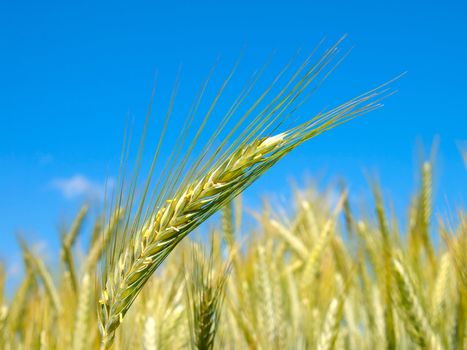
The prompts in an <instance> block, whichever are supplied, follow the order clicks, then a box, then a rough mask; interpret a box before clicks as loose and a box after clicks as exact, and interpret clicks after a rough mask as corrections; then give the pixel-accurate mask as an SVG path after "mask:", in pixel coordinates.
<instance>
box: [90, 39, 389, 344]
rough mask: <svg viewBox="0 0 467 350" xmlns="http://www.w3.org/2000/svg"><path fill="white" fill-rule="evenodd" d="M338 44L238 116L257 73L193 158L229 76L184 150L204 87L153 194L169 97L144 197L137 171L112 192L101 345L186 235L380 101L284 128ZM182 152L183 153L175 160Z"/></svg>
mask: <svg viewBox="0 0 467 350" xmlns="http://www.w3.org/2000/svg"><path fill="white" fill-rule="evenodd" d="M339 44H340V42H338V43H336V44H335V45H334V46H332V47H330V48H329V49H328V50H326V51H325V52H324V54H323V55H322V56H320V57H318V58H317V59H316V61H314V62H313V60H312V56H310V57H308V58H307V59H306V60H305V61H304V63H303V64H302V65H301V66H300V67H299V68H298V69H297V70H296V71H295V72H293V73H292V75H291V77H290V78H289V79H288V80H286V81H285V82H283V83H282V85H281V88H280V90H279V92H277V93H276V94H273V91H274V89H273V88H275V87H276V86H278V85H279V84H281V78H283V76H284V74H285V72H286V71H287V70H288V69H289V65H288V66H286V68H284V70H283V71H281V72H280V73H279V76H278V78H277V79H276V80H275V81H274V82H273V83H272V84H271V85H270V86H268V87H267V88H266V90H265V91H264V92H263V93H262V94H261V95H260V97H259V98H258V99H257V101H255V102H254V103H253V104H252V105H251V106H250V107H249V108H248V109H247V111H246V112H245V113H244V114H243V115H240V116H237V114H238V113H237V112H238V110H239V106H240V105H241V104H242V103H243V102H244V101H245V99H246V96H247V95H248V94H249V93H250V91H251V88H252V87H253V85H255V84H256V81H257V79H256V78H255V79H254V81H253V83H252V85H248V86H247V87H246V88H245V90H244V91H243V92H242V93H241V95H240V96H239V97H238V98H237V99H236V100H235V101H234V102H233V104H232V107H231V108H230V109H229V111H228V112H227V113H226V115H225V116H224V117H223V119H222V121H221V122H220V124H219V126H218V128H217V129H216V130H215V132H214V133H213V134H212V137H211V138H210V139H209V140H208V142H207V143H206V145H205V147H204V148H203V149H202V150H201V151H200V152H199V155H198V156H197V157H195V158H194V161H191V159H192V157H191V156H192V153H193V152H194V151H193V150H194V148H195V145H196V144H197V142H198V140H199V137H200V134H201V132H202V130H203V128H204V127H205V125H206V122H207V121H208V119H209V118H210V116H211V115H212V114H213V113H214V108H215V106H216V104H217V103H218V100H219V98H220V96H221V94H222V92H223V91H224V89H225V87H226V85H227V83H228V81H229V80H230V77H231V76H229V77H228V78H227V80H226V82H225V83H224V84H223V85H222V87H221V89H220V91H219V93H218V94H217V95H216V97H215V99H214V101H213V102H212V105H211V107H210V109H209V111H208V112H207V114H206V115H205V117H204V118H203V120H202V123H201V127H200V129H199V130H197V131H196V133H195V134H196V135H195V137H194V138H193V141H192V142H191V144H190V145H189V146H188V147H187V149H186V150H185V149H184V148H183V147H184V146H183V144H184V139H185V138H186V137H187V135H188V130H189V128H190V126H191V123H192V121H193V118H194V116H195V114H196V111H197V106H199V103H200V100H201V98H202V96H203V94H204V90H205V89H206V86H203V88H202V91H201V92H200V94H199V97H198V99H197V100H196V101H195V102H194V104H193V105H194V106H195V107H194V109H193V111H192V113H190V115H189V116H188V118H187V121H186V122H185V125H184V127H183V128H182V131H181V133H180V137H179V139H178V142H177V143H176V146H175V148H174V149H173V151H172V154H171V157H170V160H169V161H168V162H167V163H166V164H165V166H164V167H163V170H162V175H161V176H160V177H159V179H158V180H157V182H156V183H155V190H154V192H153V193H149V192H150V191H149V187H150V184H151V177H152V173H153V171H154V169H155V167H156V163H157V158H158V154H159V152H160V149H161V147H162V143H163V139H164V134H165V130H166V128H167V124H168V118H169V115H170V112H171V110H172V105H173V101H172V102H171V104H170V107H169V113H168V114H167V118H166V121H165V122H164V127H163V133H162V137H161V138H160V141H159V144H158V146H157V150H156V152H155V157H154V161H153V164H152V166H151V170H150V171H149V175H148V177H147V180H146V183H145V186H144V188H143V191H142V194H141V195H140V197H139V198H138V200H137V199H136V181H137V178H138V170H136V171H135V174H134V175H133V182H132V183H131V185H130V188H129V190H128V191H127V193H126V194H124V191H123V187H124V186H123V182H124V181H123V180H122V181H121V185H120V186H119V191H117V192H118V193H117V195H116V198H117V200H116V204H115V207H123V208H124V212H125V218H124V220H123V224H122V225H120V227H119V229H118V233H117V234H116V235H114V236H113V237H112V238H111V240H110V241H109V243H108V244H107V248H106V254H105V255H106V260H105V262H104V264H103V271H102V273H101V276H100V280H101V281H102V284H101V291H100V298H99V306H98V315H99V327H100V332H101V335H102V348H107V347H109V346H110V345H111V344H112V341H113V338H114V335H115V331H116V329H117V328H118V327H119V325H120V324H121V322H122V320H123V318H124V316H125V314H126V313H127V312H128V310H129V309H130V307H131V305H132V303H133V302H134V300H135V298H136V297H137V296H138V294H139V293H140V292H141V290H142V288H143V287H144V285H145V284H146V282H147V281H148V280H149V278H150V277H151V275H152V274H153V273H154V272H155V271H156V269H157V268H158V267H159V266H160V265H161V264H162V262H163V261H164V260H165V258H166V257H167V256H168V255H169V254H170V252H171V251H172V250H173V249H174V248H175V247H176V246H177V244H178V243H179V242H180V241H181V240H182V239H183V238H184V237H186V236H187V235H188V234H189V233H190V232H192V231H193V230H194V229H195V228H196V227H198V226H199V225H201V224H202V223H203V222H204V221H205V220H206V219H207V218H209V217H210V216H211V215H212V214H214V213H215V212H217V211H218V210H220V209H221V208H223V207H225V205H226V204H227V203H229V202H230V201H231V200H232V199H233V198H234V197H236V196H237V195H239V194H240V193H241V192H243V191H244V190H245V189H246V188H247V187H248V186H249V185H250V184H251V183H253V182H254V181H255V180H256V179H258V178H259V177H260V176H261V175H262V174H264V173H265V171H266V170H268V169H269V168H270V167H272V166H273V165H274V164H275V163H277V162H278V161H279V160H280V159H282V158H283V157H284V156H285V155H287V154H288V153H289V152H290V151H292V150H293V149H295V148H296V147H297V146H299V145H300V144H302V143H303V142H305V141H307V140H309V139H311V138H313V137H315V136H317V135H319V134H321V133H323V132H326V131H328V130H330V129H332V128H333V127H335V126H337V125H340V124H342V123H344V122H346V121H348V120H350V119H353V118H355V117H357V116H359V115H361V114H364V113H367V112H369V111H371V110H374V109H376V108H379V107H380V106H381V104H380V101H381V99H382V98H383V97H385V96H387V95H388V91H387V90H386V88H385V86H381V87H379V88H377V89H374V90H372V91H370V92H368V93H365V94H363V95H361V96H358V97H357V98H354V99H352V100H350V101H348V102H346V103H344V104H342V105H340V106H338V107H335V108H333V109H331V110H329V111H326V112H321V113H319V114H318V115H316V116H315V117H313V118H311V119H309V120H308V121H306V122H303V123H301V124H298V125H296V126H292V127H290V128H288V129H283V125H284V124H285V123H284V122H285V121H287V120H288V119H290V118H289V117H290V116H291V115H292V114H293V113H295V112H296V110H297V108H298V107H300V106H301V105H302V104H303V102H304V101H305V100H306V99H307V98H308V97H309V95H310V92H313V91H314V90H315V89H316V88H317V87H318V86H319V85H320V84H321V83H322V82H323V80H324V79H325V78H326V77H327V75H328V74H329V73H330V72H331V71H332V70H333V68H334V67H335V66H336V64H337V63H338V62H339V59H340V57H341V56H340V50H339ZM262 105H264V107H261V106H262ZM234 118H235V119H236V120H238V122H237V123H236V124H235V126H234V127H233V128H232V129H231V131H229V132H228V133H227V137H225V138H223V139H221V140H220V135H221V134H222V132H223V131H224V130H226V125H228V122H229V120H232V119H234ZM248 119H252V120H251V121H248ZM143 138H144V137H143ZM214 145H216V146H214ZM214 147H215V148H214ZM141 151H142V148H141ZM141 154H142V153H141V152H140V153H138V157H137V167H138V166H139V164H140V163H141ZM180 154H184V155H183V156H181V157H180ZM125 157H126V156H125ZM125 157H124V158H125ZM122 163H125V161H124V162H122ZM122 178H123V176H122Z"/></svg>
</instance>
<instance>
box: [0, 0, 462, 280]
mask: <svg viewBox="0 0 467 350" xmlns="http://www.w3.org/2000/svg"><path fill="white" fill-rule="evenodd" d="M466 23H467V3H466V2H465V1H444V2H439V1H400V0H396V1H341V2H340V1H297V0H289V1H280V2H275V1H240V0H239V1H231V2H226V1H202V2H200V1H197V2H188V1H187V2H182V1H170V2H168V1H167V2H162V1H152V2H149V1H147V2H142V1H132V2H122V1H112V2H96V1H79V2H68V1H67V2H63V1H47V0H44V1H40V2H37V1H36V2H28V1H11V0H3V1H1V2H0V53H1V54H0V107H1V108H0V194H1V195H0V258H1V259H3V260H4V261H6V262H7V265H8V266H9V267H8V269H9V271H10V273H12V274H14V273H15V269H16V268H15V264H16V263H15V262H18V261H19V251H18V248H17V243H16V238H15V235H16V234H17V233H21V234H22V235H23V236H26V237H27V238H28V240H30V241H31V242H36V244H38V245H41V246H42V249H44V251H45V252H56V251H57V249H58V227H60V225H61V224H62V223H63V222H65V223H69V222H70V221H71V219H72V217H73V215H74V214H75V213H76V211H77V210H78V208H79V206H80V205H81V204H82V203H83V201H84V200H85V199H88V198H90V197H92V198H94V202H99V198H102V196H103V188H104V183H105V179H106V178H112V177H113V178H115V177H116V176H117V175H118V160H119V157H120V149H121V144H122V140H123V133H124V125H125V123H126V121H128V120H134V125H135V126H136V128H135V129H137V127H138V126H139V125H140V124H141V121H142V120H143V119H144V116H145V112H146V109H147V106H148V103H149V99H150V95H151V89H152V86H153V83H154V78H155V75H156V72H157V77H158V78H157V88H156V99H155V104H156V106H157V107H160V110H158V109H157V108H156V112H155V114H156V119H157V113H159V112H162V111H163V108H164V107H166V106H167V102H166V99H167V96H168V95H169V94H170V91H171V89H172V86H173V82H174V79H175V77H176V75H177V72H179V70H180V67H182V68H181V74H180V77H181V78H180V86H181V93H180V98H179V100H178V101H177V103H178V104H179V105H180V106H181V108H182V107H183V106H184V105H187V103H188V102H187V101H188V99H189V98H190V97H191V98H192V97H193V96H194V91H195V90H196V87H197V86H199V84H200V83H201V82H202V81H203V79H204V78H206V77H207V75H208V73H209V70H210V69H211V67H212V66H213V64H214V63H215V62H216V60H218V61H219V67H218V68H217V70H216V73H215V76H216V77H219V79H220V80H221V79H222V78H224V77H225V76H226V74H227V73H228V72H229V69H230V68H231V67H232V65H233V63H234V62H235V61H236V59H237V58H238V57H239V54H240V52H241V51H242V50H243V52H244V55H243V58H242V60H241V62H240V68H239V72H238V75H237V73H236V77H235V79H234V81H233V83H232V84H233V90H235V88H237V89H238V88H240V87H241V86H242V84H243V83H245V81H246V80H247V78H248V77H249V76H250V74H251V73H252V72H253V71H254V70H256V69H258V68H260V67H261V66H262V64H263V63H264V62H265V61H266V60H267V58H268V57H270V55H271V53H272V52H273V51H275V52H276V54H275V56H274V58H273V63H272V64H271V68H270V69H268V71H267V72H266V73H265V75H264V76H265V80H266V81H268V79H269V80H271V79H272V78H273V77H274V76H275V75H276V74H277V72H278V69H279V68H280V67H281V66H282V65H284V64H285V63H286V62H287V61H288V60H289V59H290V57H292V55H293V54H294V53H295V52H296V51H297V49H303V50H304V51H310V50H311V49H312V48H314V47H315V46H316V44H317V43H318V42H319V41H320V40H321V39H323V38H327V43H328V44H329V45H330V44H332V43H333V42H334V41H335V40H337V39H338V38H340V37H341V36H342V35H344V34H348V40H347V41H346V43H345V47H346V48H350V47H353V51H352V53H351V54H350V55H349V56H348V58H346V60H345V61H344V63H343V64H342V65H341V66H340V67H339V68H338V69H337V70H336V72H335V73H334V74H333V75H332V76H331V77H330V78H329V79H328V81H327V82H326V83H325V85H324V86H323V87H322V88H321V89H320V91H319V92H318V93H317V94H316V95H315V96H313V98H312V100H311V101H310V104H307V105H305V106H304V107H303V108H302V109H301V114H303V115H304V116H305V117H306V116H309V115H310V114H312V113H313V111H316V110H317V109H320V108H324V107H329V106H332V105H334V104H338V103H340V102H344V101H345V100H346V99H348V98H351V97H353V96H355V95H357V94H359V93H362V92H364V91H365V90H367V89H370V88H372V87H374V86H376V85H378V84H380V83H382V82H385V81H387V80H389V79H391V78H393V77H394V76H396V75H398V74H399V73H402V72H405V71H407V72H408V73H407V75H406V76H405V77H404V78H403V79H402V80H401V81H400V82H398V84H397V87H398V89H399V92H398V93H397V94H396V95H395V96H393V97H391V98H390V99H389V100H388V101H386V103H385V104H386V106H385V107H384V108H383V109H382V110H379V111H376V112H374V113H371V115H367V116H365V117H363V118H361V119H358V120H355V121H353V122H351V123H349V124H347V125H344V126H342V127H339V128H338V129H336V130H333V131H332V132H330V133H327V134H325V135H322V136H320V137H319V138H317V139H313V140H311V141H310V142H308V143H306V144H305V145H303V146H302V147H300V149H298V150H296V151H294V152H293V153H292V154H290V155H289V156H288V157H287V158H286V159H284V160H283V161H281V162H280V163H279V164H278V165H276V166H275V168H273V169H271V171H270V172H268V173H267V174H266V175H265V176H264V177H263V178H262V179H260V180H259V181H258V182H257V183H256V184H254V186H253V187H252V188H250V189H249V190H248V191H247V192H246V197H245V198H246V204H247V205H250V206H253V207H254V206H255V205H257V203H258V200H259V198H261V196H263V195H265V194H268V193H279V195H284V196H286V195H287V193H288V188H289V187H288V186H289V182H290V180H292V179H295V180H296V181H297V182H298V183H303V180H304V179H305V177H307V176H308V177H311V178H317V179H319V181H318V182H319V183H320V185H321V186H325V185H326V184H327V183H328V182H329V181H331V179H335V178H338V177H343V178H345V179H346V180H347V182H348V184H349V186H350V190H351V192H352V194H353V196H354V198H358V197H359V196H361V195H362V196H364V195H365V193H367V192H365V191H366V188H367V184H366V183H367V177H366V174H372V175H378V177H379V180H380V182H381V183H382V184H383V188H384V192H385V194H386V195H387V196H388V197H389V198H390V199H391V201H392V203H393V205H394V207H395V208H396V212H397V213H398V214H399V215H400V216H401V217H402V216H403V214H404V213H405V210H406V206H407V204H408V201H409V197H410V194H411V193H412V191H413V189H414V186H416V185H417V164H418V161H419V159H420V157H419V154H420V149H422V148H423V147H424V149H425V151H426V152H429V150H430V148H431V145H432V143H433V141H434V139H435V138H436V137H439V140H440V144H439V151H438V153H437V163H436V170H435V192H434V194H435V199H436V202H435V203H436V210H435V211H436V212H440V213H445V212H447V211H452V210H453V209H455V208H456V207H457V206H461V205H464V204H465V199H466V195H467V186H466V184H467V182H466V174H467V173H466V169H465V166H464V163H463V160H462V157H461V154H460V151H459V147H460V145H461V144H462V143H463V142H464V143H465V141H466V140H467V119H466V118H467V107H466V103H467V102H466V101H467V99H466V97H467V87H466V86H467V85H466V81H467V65H466V62H467V41H466V40H465V34H466V33H467V28H466V27H467V25H466ZM220 80H219V81H220ZM215 87H216V85H215V84H214V90H215ZM233 90H232V91H233ZM233 97H235V96H232V97H231V98H233ZM226 98H227V100H228V98H229V95H227V96H226ZM157 111H159V112H157ZM183 117H184V116H183V115H181V114H180V115H178V116H175V117H174V118H179V121H180V122H181V120H183ZM154 135H155V134H154ZM154 135H151V134H150V138H151V136H153V137H154ZM150 142H151V141H150ZM420 145H423V147H421V146H420ZM147 156H148V157H147V159H149V158H150V155H147ZM97 208H98V205H97V204H94V205H93V209H92V210H93V211H97Z"/></svg>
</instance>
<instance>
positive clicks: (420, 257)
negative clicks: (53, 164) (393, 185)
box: [0, 42, 467, 350]
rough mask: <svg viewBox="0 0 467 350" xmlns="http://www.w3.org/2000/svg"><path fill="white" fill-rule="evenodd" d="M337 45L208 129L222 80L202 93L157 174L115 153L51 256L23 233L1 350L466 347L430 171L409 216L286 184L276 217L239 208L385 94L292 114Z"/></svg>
mask: <svg viewBox="0 0 467 350" xmlns="http://www.w3.org/2000/svg"><path fill="white" fill-rule="evenodd" d="M339 45H340V42H338V43H337V44H336V45H334V46H331V47H330V48H328V49H326V50H324V51H323V52H322V53H321V54H319V55H317V54H316V53H313V54H312V55H310V56H309V57H306V58H305V59H304V61H303V63H300V64H299V65H287V66H286V67H285V68H284V70H283V71H281V72H279V74H278V76H277V78H276V79H275V80H274V81H272V82H271V85H270V86H266V87H265V88H264V89H263V90H261V91H260V93H258V94H256V95H255V96H256V99H255V100H254V102H253V103H250V100H249V96H250V92H251V89H252V88H253V87H254V86H255V84H256V77H254V78H253V79H252V81H251V82H250V83H249V84H247V85H246V87H245V88H244V90H243V91H242V92H241V93H240V95H239V96H238V97H237V98H236V99H234V101H233V102H232V104H231V107H229V108H228V110H227V111H226V113H225V114H224V116H223V117H222V119H221V120H220V121H219V122H218V123H217V124H216V125H217V127H216V128H215V129H214V131H212V130H211V129H206V130H204V129H203V128H204V127H205V125H206V123H208V120H209V121H211V120H212V119H213V118H214V117H212V116H211V115H215V114H216V109H215V106H216V103H217V101H218V99H219V96H220V95H221V94H222V93H223V89H224V85H222V86H221V88H220V91H219V93H218V94H217V95H215V96H214V98H213V99H212V101H211V102H210V106H211V107H212V108H208V109H207V111H206V112H205V113H204V115H202V116H200V115H199V114H200V113H201V112H199V111H198V106H199V105H200V101H201V100H202V99H203V93H204V89H205V88H206V87H204V86H203V87H202V88H201V90H200V93H199V95H198V97H197V99H195V101H194V103H193V109H192V110H191V112H190V114H189V115H188V117H187V119H186V121H185V122H184V124H183V126H182V128H181V131H180V136H179V138H178V139H176V140H175V142H174V145H175V146H174V147H173V148H171V151H170V157H168V158H167V160H166V162H165V163H162V164H159V163H161V161H160V159H159V158H158V156H159V153H160V149H161V148H162V147H164V146H166V143H165V142H166V141H165V139H164V136H165V133H166V126H167V125H170V123H169V115H170V113H167V117H166V120H165V121H163V123H162V128H161V134H160V136H159V138H158V139H159V141H158V144H157V145H156V148H155V151H154V154H151V158H153V162H152V165H151V166H150V167H149V170H148V171H147V172H146V170H142V169H145V168H144V167H141V163H142V159H145V158H144V157H143V153H144V154H147V151H146V150H145V152H143V146H140V148H139V149H138V153H137V155H136V159H135V161H134V163H135V165H134V170H132V168H131V166H130V165H129V164H130V162H129V161H128V158H129V156H128V154H129V153H128V151H127V149H126V148H125V147H124V149H123V151H122V165H121V169H120V173H119V174H120V178H119V179H118V181H117V185H116V187H115V188H114V190H113V192H112V193H111V194H109V195H108V196H107V199H108V200H107V201H106V203H105V206H104V208H103V209H102V213H101V215H100V216H99V217H98V218H97V219H95V221H91V222H90V220H91V218H93V216H92V215H90V210H89V206H88V204H84V205H83V206H82V208H81V210H80V211H79V212H78V213H76V217H75V219H74V221H73V223H72V224H71V225H70V226H69V227H66V228H64V229H63V230H62V232H61V248H60V251H58V252H56V253H57V254H56V257H54V258H50V257H48V258H47V259H44V257H43V256H41V254H39V253H38V252H37V251H36V250H35V249H34V242H30V241H28V239H26V238H24V237H22V238H21V237H20V238H19V245H20V247H21V249H22V257H23V263H24V274H23V276H22V280H21V281H20V283H19V284H18V286H17V288H16V289H15V290H14V291H12V292H11V293H7V292H6V291H5V290H6V288H5V285H6V284H7V283H8V281H7V278H6V273H5V268H2V270H1V272H0V285H1V287H2V291H1V292H0V306H1V308H0V349H6V350H10V349H11V350H15V349H24V350H29V349H73V350H86V349H101V350H104V349H114V350H125V349H144V350H155V349H185V348H188V349H203V350H208V349H264V350H270V349H273V350H279V349H318V350H331V349H432V350H438V349H439V350H440V349H467V215H466V212H465V211H464V210H463V209H457V208H456V209H455V211H454V213H453V215H452V217H439V216H436V215H435V214H436V213H434V212H433V203H432V202H433V199H432V182H433V181H432V177H433V167H434V165H433V163H432V161H431V160H427V161H424V162H422V164H421V166H420V170H419V186H418V188H415V189H414V192H413V197H412V199H411V201H410V203H411V204H410V206H409V208H407V211H406V212H407V216H406V218H404V220H401V218H399V217H397V216H396V215H395V214H394V213H393V210H391V206H392V205H391V202H390V200H389V199H388V198H387V196H386V195H385V193H384V191H382V190H381V187H380V185H379V184H378V183H377V182H376V181H375V182H371V181H369V184H368V186H369V189H370V191H371V193H372V194H373V199H372V200H371V201H370V202H369V203H367V204H366V205H365V209H364V210H361V208H356V207H355V206H354V205H353V204H354V203H353V201H351V200H350V198H352V193H349V190H348V189H347V188H346V186H345V184H344V183H342V185H341V186H335V187H333V188H329V189H327V190H319V189H317V188H314V187H311V186H310V187H305V188H301V189H298V188H291V189H290V193H291V196H290V199H289V201H290V202H289V203H287V205H286V208H285V207H284V206H283V204H279V203H277V202H275V201H274V200H272V199H271V200H264V202H263V205H262V206H260V207H258V208H245V206H244V205H243V204H242V192H243V191H244V190H245V189H247V188H248V187H249V186H250V185H251V184H252V183H253V182H254V181H255V180H256V179H258V178H259V177H261V176H262V175H263V174H264V173H265V172H266V171H267V170H268V169H269V168H271V167H272V166H273V165H275V164H276V163H277V162H278V161H280V160H281V159H282V158H284V157H286V156H287V155H288V153H289V152H291V151H292V150H295V149H297V151H298V152H300V151H299V149H300V145H301V144H302V143H304V142H308V141H309V142H313V140H312V139H313V138H314V137H317V136H319V135H320V134H322V133H325V132H328V131H330V130H331V129H333V128H334V127H337V126H339V125H340V124H342V123H345V122H348V121H350V120H352V119H354V118H357V117H359V116H360V115H362V114H367V113H369V112H372V111H373V110H375V109H378V108H380V107H381V106H382V101H383V100H385V99H387V98H388V97H389V96H390V95H392V94H393V88H392V84H393V81H390V82H388V83H385V84H383V85H381V86H379V87H377V88H375V89H373V90H370V91H369V92H367V93H364V94H360V95H358V96H357V97H355V98H353V99H351V100H349V101H348V102H345V103H341V104H339V105H337V106H336V107H332V108H326V109H323V110H322V111H321V112H319V113H318V114H316V115H315V116H312V117H306V118H303V117H302V118H301V119H300V120H296V119H295V115H296V114H297V113H298V114H300V109H299V107H300V106H301V105H302V104H303V103H304V102H305V101H306V100H307V99H308V98H309V97H310V94H311V93H312V92H313V91H314V90H315V89H316V88H318V87H319V86H320V85H321V84H322V82H323V81H324V80H325V79H326V78H327V76H328V75H329V73H331V72H332V71H333V70H334V68H335V67H336V65H337V64H338V63H339V62H340V60H341V59H342V57H343V55H342V52H341V51H340V50H339ZM228 79H229V78H228ZM228 79H227V81H226V83H227V82H228ZM247 97H248V98H247ZM392 98H393V97H391V99H392ZM244 104H247V106H246V107H245V106H244ZM244 107H245V108H244ZM170 109H171V106H169V111H170ZM198 112H199V113H198ZM193 130H194V132H193ZM206 131H207V132H208V133H209V134H210V137H208V138H207V140H205V139H204V138H203V135H204V134H205V133H206ZM145 133H146V129H144V131H143V136H142V137H141V145H143V144H144V142H145V137H146V136H145ZM330 135H332V131H330ZM187 140H188V141H187ZM201 140H203V141H201ZM138 141H139V140H138ZM200 147H201V149H199V148H200ZM130 158H131V157H130ZM459 158H461V155H459ZM129 169H130V170H129ZM338 175H339V174H338ZM141 179H143V180H142V181H141ZM216 213H217V215H216V216H215V218H217V220H214V221H213V222H211V221H210V222H209V223H210V224H211V225H210V226H209V225H207V224H208V223H206V220H208V219H209V218H210V217H211V216H212V215H214V214H216ZM92 220H94V219H92ZM85 221H86V223H87V225H84V222H85ZM401 221H404V224H401ZM203 224H204V225H203ZM85 227H87V228H89V229H84V228H85ZM197 234H198V238H199V239H194V237H196V235H197ZM77 242H84V244H77ZM46 260H47V261H55V262H56V264H57V265H56V266H50V264H46V263H45V261H46ZM6 263H8V262H6ZM9 294H11V295H9Z"/></svg>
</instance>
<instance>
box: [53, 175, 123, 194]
mask: <svg viewBox="0 0 467 350" xmlns="http://www.w3.org/2000/svg"><path fill="white" fill-rule="evenodd" d="M114 182H115V181H114V180H113V179H112V178H109V179H108V180H107V182H106V183H105V182H104V183H99V182H96V181H93V180H90V179H89V178H87V177H86V176H84V175H81V174H76V175H73V176H72V177H69V178H58V179H54V180H52V182H51V185H52V187H54V188H55V189H57V190H58V191H60V192H61V193H62V195H63V196H64V197H65V198H67V199H73V198H78V197H88V198H90V199H103V198H104V195H105V192H106V188H107V191H109V190H111V189H112V188H113V185H114Z"/></svg>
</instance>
